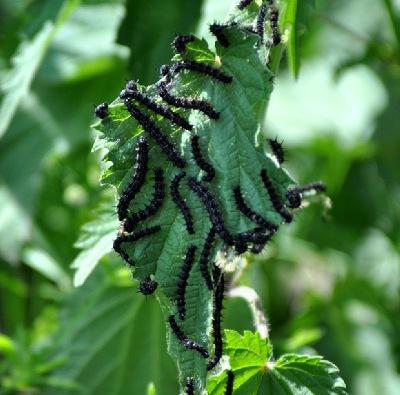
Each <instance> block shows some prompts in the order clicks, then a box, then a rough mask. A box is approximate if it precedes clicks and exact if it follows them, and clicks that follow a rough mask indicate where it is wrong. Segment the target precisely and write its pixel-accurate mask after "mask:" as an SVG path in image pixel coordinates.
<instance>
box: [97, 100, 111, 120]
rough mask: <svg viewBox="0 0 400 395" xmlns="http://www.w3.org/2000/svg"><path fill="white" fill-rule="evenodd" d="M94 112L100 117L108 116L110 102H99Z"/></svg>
mask: <svg viewBox="0 0 400 395" xmlns="http://www.w3.org/2000/svg"><path fill="white" fill-rule="evenodd" d="M94 113H95V114H96V117H98V118H100V119H104V118H106V117H107V116H108V104H107V103H101V104H99V105H98V106H96V108H95V109H94Z"/></svg>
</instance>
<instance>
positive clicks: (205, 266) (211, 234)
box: [199, 227, 216, 291]
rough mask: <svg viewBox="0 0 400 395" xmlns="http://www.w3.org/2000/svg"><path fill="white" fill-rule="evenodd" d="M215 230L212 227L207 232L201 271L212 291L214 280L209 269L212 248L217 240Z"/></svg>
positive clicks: (201, 259) (201, 256) (202, 253)
mask: <svg viewBox="0 0 400 395" xmlns="http://www.w3.org/2000/svg"><path fill="white" fill-rule="evenodd" d="M215 236H216V235H215V230H214V228H213V227H212V228H211V229H210V231H209V232H208V234H207V237H206V240H205V242H204V246H203V250H202V252H201V255H200V265H199V266H200V272H201V275H202V276H203V278H204V281H205V282H206V285H207V288H208V289H209V290H210V291H211V290H212V289H213V282H212V279H211V276H210V272H209V269H208V264H209V259H210V254H211V248H212V246H213V243H214V241H215Z"/></svg>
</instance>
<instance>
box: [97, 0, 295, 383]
mask: <svg viewBox="0 0 400 395" xmlns="http://www.w3.org/2000/svg"><path fill="white" fill-rule="evenodd" d="M257 11H258V6H256V5H253V6H252V7H250V8H249V10H246V11H245V12H244V15H241V16H240V19H239V20H240V21H244V23H245V24H246V25H247V24H248V22H249V21H253V20H254V19H255V18H256V14H257ZM235 17H236V14H232V16H231V18H233V19H234V18H235ZM225 34H226V35H227V38H228V40H229V41H230V43H231V45H230V46H229V47H228V48H224V47H222V46H221V45H219V44H217V45H216V53H214V52H212V51H210V50H209V49H208V48H207V47H206V45H205V42H204V41H200V40H197V41H195V42H193V43H191V44H190V45H189V46H188V51H187V54H186V55H185V58H187V59H192V60H196V61H203V62H204V61H205V62H208V63H209V64H211V65H213V66H214V67H219V66H220V65H222V66H221V69H222V70H223V71H224V72H225V73H227V74H229V75H231V76H232V77H233V83H232V84H223V83H221V82H219V81H216V80H213V79H211V78H210V77H207V76H204V75H201V74H199V73H194V72H187V73H179V76H178V75H177V76H176V77H175V78H174V81H173V84H174V92H176V93H175V94H179V95H183V96H192V97H193V96H195V97H205V98H207V100H209V101H210V102H211V103H212V104H213V106H214V107H215V108H216V109H218V110H219V111H221V117H220V119H219V120H218V121H217V122H216V121H214V120H210V119H209V118H207V117H205V116H204V115H203V114H202V113H199V112H195V111H192V112H191V113H189V112H183V111H182V112H181V113H182V115H187V116H188V117H189V120H190V122H191V124H192V125H193V127H194V128H193V131H192V132H188V131H183V130H182V129H180V128H177V127H175V126H174V125H171V124H170V123H169V122H167V121H165V120H163V119H159V118H157V121H158V122H157V123H158V125H159V127H161V128H162V129H163V132H164V133H166V134H168V135H169V137H170V138H171V140H172V141H173V143H174V145H175V146H176V147H178V150H179V151H180V152H181V154H182V155H183V156H184V157H185V160H186V162H187V166H186V168H185V171H186V174H187V176H186V177H185V178H184V179H183V181H182V183H181V193H182V195H183V196H184V199H185V200H186V202H187V204H188V206H189V207H190V211H191V213H192V215H193V217H194V224H195V225H194V227H195V231H196V233H195V235H194V236H192V235H190V234H189V233H188V232H187V230H186V226H185V221H184V219H183V216H182V214H181V212H180V210H179V208H178V207H176V205H175V203H174V202H173V200H172V199H171V196H170V192H169V188H170V183H171V180H172V179H173V178H174V177H175V176H176V175H177V174H178V173H179V172H180V171H179V170H178V169H176V168H174V167H173V165H172V164H171V163H170V162H168V161H167V159H166V155H165V154H164V152H163V151H162V150H161V149H160V148H159V147H158V146H157V145H156V144H155V143H154V141H152V140H149V143H150V161H149V169H154V168H157V167H159V168H161V169H163V172H164V175H165V180H166V191H167V192H166V198H165V199H164V201H163V205H162V209H161V210H159V211H158V212H157V213H156V214H155V215H154V216H152V217H150V218H148V219H147V220H146V221H145V225H144V226H145V227H149V226H158V225H159V226H160V227H161V231H160V232H158V233H156V234H152V235H150V236H146V237H143V238H142V239H140V240H139V241H137V242H135V243H124V245H123V248H124V250H125V251H126V253H127V254H128V255H129V256H130V258H131V259H132V260H133V261H134V262H135V263H136V264H135V269H134V276H135V277H136V278H137V279H138V280H141V281H142V280H145V279H146V278H148V277H149V276H154V278H155V281H157V283H158V285H159V287H158V291H157V294H158V296H159V299H160V303H161V307H162V309H163V311H164V314H165V316H166V317H168V316H170V315H171V314H176V290H177V284H178V281H179V278H180V272H181V265H182V262H183V258H184V256H185V254H186V251H187V250H188V247H189V246H190V245H194V246H196V247H197V254H196V262H198V258H199V256H200V252H201V250H202V248H203V245H204V240H205V239H206V236H207V234H208V232H209V230H210V228H211V223H210V220H209V218H208V214H207V211H206V210H205V208H204V206H203V205H202V203H201V201H200V199H199V196H198V195H197V194H195V193H194V192H193V191H191V190H190V188H189V187H188V179H189V177H194V178H197V177H199V176H200V175H202V173H201V171H200V169H199V167H198V166H197V164H196V163H195V161H194V160H193V157H192V153H191V148H190V136H191V134H196V135H198V136H199V138H200V141H201V150H202V151H203V152H204V155H205V156H206V158H207V160H209V161H210V162H211V163H212V165H213V167H214V168H215V169H216V171H217V176H216V179H215V181H213V182H212V183H210V184H209V185H207V188H209V189H210V191H211V192H212V194H213V195H214V196H215V198H216V201H217V204H218V206H219V207H220V209H221V213H222V217H223V219H224V222H225V224H226V227H227V228H228V229H229V230H230V232H231V233H233V234H238V233H240V232H245V231H249V230H251V229H254V227H255V225H254V223H252V222H251V221H250V220H248V219H247V218H246V217H244V216H243V215H242V214H241V213H240V212H239V211H238V209H237V207H236V204H235V201H234V198H233V189H234V188H235V187H236V186H238V185H239V186H240V187H241V189H242V191H243V193H244V196H245V199H246V200H248V201H249V205H250V206H251V207H253V208H254V209H255V210H257V211H258V212H260V213H262V215H263V216H264V217H265V218H266V219H267V220H268V221H270V222H271V223H273V224H275V225H277V226H278V225H280V224H281V223H282V222H283V220H282V217H281V216H280V215H279V214H278V213H277V211H276V210H275V209H274V207H273V204H272V202H271V200H270V198H269V195H268V193H267V191H266V189H265V187H264V185H263V182H262V179H261V176H260V173H261V170H262V169H266V170H267V171H268V173H269V176H270V178H271V181H272V183H273V184H274V185H275V186H276V189H277V193H278V195H279V199H282V201H283V202H285V199H286V198H285V192H286V190H287V188H288V186H289V185H290V184H292V183H293V182H292V180H291V179H290V177H289V176H288V174H287V172H286V171H285V170H284V169H283V168H281V167H280V165H279V164H278V163H277V161H276V160H274V159H273V158H272V157H271V156H267V155H266V153H265V151H264V144H262V143H261V144H260V141H259V140H258V135H259V131H260V129H261V120H262V119H263V117H264V114H265V110H266V105H267V103H268V100H269V96H270V94H271V91H272V82H271V76H272V74H271V72H270V70H269V69H268V67H267V66H266V58H267V52H268V49H266V48H265V47H264V46H260V44H259V38H258V36H257V35H256V34H254V33H252V32H251V31H249V30H248V29H242V28H241V27H240V25H233V26H232V27H230V28H228V29H227V30H226V32H225ZM140 89H143V91H145V92H146V94H148V95H149V96H150V97H151V98H153V99H155V100H159V98H158V97H157V94H156V90H155V86H154V85H152V86H149V87H141V88H140ZM143 110H144V109H143ZM144 111H145V110H144ZM96 127H97V129H98V131H99V137H98V139H97V141H96V143H95V148H94V149H95V150H101V151H102V152H106V154H105V156H104V161H103V167H104V169H105V171H104V173H103V176H102V181H103V183H104V184H111V185H113V186H114V187H115V188H116V189H117V190H118V194H121V192H122V191H123V190H124V188H125V187H126V186H127V183H128V182H129V180H130V179H131V177H132V170H133V166H134V160H133V158H134V152H135V151H134V150H135V145H136V142H137V139H138V137H139V136H140V135H141V134H142V133H143V130H142V128H141V127H140V126H138V124H137V123H136V122H135V121H134V120H133V119H132V118H131V117H130V116H129V113H128V112H127V111H126V110H125V108H124V106H123V103H122V102H121V100H120V99H116V100H115V101H114V103H112V105H111V106H110V108H109V116H108V117H107V118H105V119H104V120H103V121H102V122H101V123H99V124H97V125H96ZM145 134H146V133H145ZM151 173H152V172H151V171H149V172H148V174H147V178H146V181H147V182H146V183H145V185H144V186H143V188H142V189H141V191H140V193H139V195H138V197H137V199H135V200H134V201H133V202H132V203H131V205H130V210H131V211H132V212H136V211H138V210H140V209H142V208H143V207H144V206H145V205H146V204H148V202H149V201H150V200H151V199H152V195H153V189H154V186H153V183H154V182H153V176H152V174H151ZM222 247H223V242H222V241H221V240H220V239H218V240H217V242H216V243H215V245H214V248H213V249H212V253H211V257H210V261H214V259H215V257H216V254H217V252H218V251H219V250H221V249H222ZM185 297H186V311H187V314H186V318H185V320H184V321H182V322H179V325H180V326H181V327H182V330H183V331H184V332H185V334H186V335H187V336H188V337H189V338H190V339H193V340H195V341H196V342H198V343H200V344H201V345H202V346H204V347H207V348H208V349H210V350H212V348H211V347H212V346H211V345H212V339H211V338H210V337H209V336H208V335H207V334H208V333H209V322H210V314H211V312H210V307H209V305H210V302H211V299H212V293H211V292H210V291H209V290H208V289H207V287H206V286H205V283H204V280H203V277H202V274H201V271H200V268H199V265H198V264H195V265H194V267H193V269H192V270H191V272H190V277H189V280H188V285H187V288H186V293H185ZM168 346H169V351H170V353H171V355H172V356H173V358H174V359H175V360H176V361H177V364H178V367H179V372H180V382H181V383H182V384H183V383H184V381H185V379H186V377H189V376H190V377H191V376H195V377H196V379H197V384H198V387H199V388H198V389H199V390H201V389H203V388H204V384H205V380H206V374H207V372H206V361H205V360H204V358H203V357H202V356H201V355H199V354H198V353H197V352H195V351H193V350H188V349H187V348H185V347H184V346H183V345H182V344H181V343H180V342H179V341H178V339H177V337H176V336H175V334H174V333H172V332H171V331H170V330H169V334H168Z"/></svg>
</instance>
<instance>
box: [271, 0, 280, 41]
mask: <svg viewBox="0 0 400 395" xmlns="http://www.w3.org/2000/svg"><path fill="white" fill-rule="evenodd" d="M268 6H269V21H270V25H271V32H272V38H271V40H270V45H271V46H275V45H278V44H280V43H281V41H282V38H281V35H280V33H279V27H278V18H279V11H278V9H277V8H276V6H275V4H274V0H268Z"/></svg>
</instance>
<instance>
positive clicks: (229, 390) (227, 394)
mask: <svg viewBox="0 0 400 395" xmlns="http://www.w3.org/2000/svg"><path fill="white" fill-rule="evenodd" d="M227 375H228V380H227V381H226V386H225V395H232V394H233V384H234V382H235V375H234V374H233V372H232V370H228V372H227Z"/></svg>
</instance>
